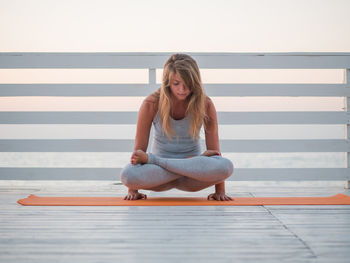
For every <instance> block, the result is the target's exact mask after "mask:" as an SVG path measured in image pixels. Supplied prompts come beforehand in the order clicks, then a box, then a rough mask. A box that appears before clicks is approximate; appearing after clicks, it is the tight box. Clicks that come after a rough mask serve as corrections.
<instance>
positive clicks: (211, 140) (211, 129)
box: [204, 97, 225, 194]
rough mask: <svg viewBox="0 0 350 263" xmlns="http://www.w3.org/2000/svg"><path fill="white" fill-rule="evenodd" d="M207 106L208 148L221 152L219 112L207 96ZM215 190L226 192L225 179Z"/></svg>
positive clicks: (206, 139) (206, 129)
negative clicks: (217, 112)
mask: <svg viewBox="0 0 350 263" xmlns="http://www.w3.org/2000/svg"><path fill="white" fill-rule="evenodd" d="M206 108H207V114H208V116H209V121H208V123H207V125H205V126H204V129H205V143H206V146H207V150H216V151H219V152H220V144H219V133H218V120H217V114H216V109H215V106H214V103H213V101H212V100H211V99H210V98H209V97H207V106H206ZM215 192H216V193H220V194H224V193H225V181H223V182H222V183H219V184H216V185H215Z"/></svg>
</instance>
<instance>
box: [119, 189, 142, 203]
mask: <svg viewBox="0 0 350 263" xmlns="http://www.w3.org/2000/svg"><path fill="white" fill-rule="evenodd" d="M142 198H145V199H147V195H145V194H142V193H139V192H138V190H132V189H129V191H128V194H127V195H126V196H125V197H124V200H137V199H142Z"/></svg>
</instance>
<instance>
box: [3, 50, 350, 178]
mask: <svg viewBox="0 0 350 263" xmlns="http://www.w3.org/2000/svg"><path fill="white" fill-rule="evenodd" d="M188 54H189V55H191V56H193V57H194V58H195V59H196V61H197V62H198V65H199V67H200V68H201V69H204V68H213V69H226V68H232V69H234V68H241V69H267V68H269V69H281V68H284V69H344V71H345V72H346V82H345V83H342V84H261V83H260V84H204V88H205V90H206V93H207V94H208V95H209V96H334V97H345V98H346V100H347V107H346V109H345V111H343V112H342V111H339V112H332V111H328V112H327V111H321V112H310V111H309V112H307V111H305V112H220V111H218V121H219V124H233V125H236V124H342V125H344V126H345V129H346V131H345V135H346V137H345V138H344V139H321V140H314V139H312V140H311V139H308V140H223V139H221V140H220V146H221V151H222V152H223V153H225V152H235V153H242V152H250V153H256V152H343V153H345V154H346V164H345V166H344V168H239V167H235V171H234V175H233V176H231V177H230V178H229V180H244V181H245V180H344V181H346V182H347V181H349V180H350V158H349V152H350V143H349V138H350V136H349V134H350V133H349V131H350V129H349V124H350V112H349V108H350V98H349V97H350V53H188ZM170 55H171V53H0V68H1V69H5V68H7V69H9V68H16V69H21V68H69V69H71V68H96V69H97V68H124V69H148V70H149V83H148V84H0V96H146V95H148V94H150V93H151V92H153V91H154V90H155V89H156V88H158V87H160V84H157V83H156V69H157V68H159V69H162V68H163V66H164V63H165V61H166V60H167V58H168V57H169V56H170ZM136 121H137V112H136V111H135V112H10V111H8V112H0V125H1V124H28V125H29V124H56V125H57V124H136ZM150 142H151V140H150ZM133 143H134V142H133V140H124V139H115V140H107V139H69V140H55V139H49V140H47V139H42V140H35V139H24V140H23V139H18V140H17V139H16V140H13V139H2V138H0V151H1V152H131V151H132V149H133ZM202 145H203V141H202ZM233 163H235V162H234V160H233ZM120 170H121V167H120V168H35V167H28V168H27V167H23V168H21V167H9V168H8V167H2V168H0V179H3V180H16V179H17V180H50V179H52V180H119V173H120Z"/></svg>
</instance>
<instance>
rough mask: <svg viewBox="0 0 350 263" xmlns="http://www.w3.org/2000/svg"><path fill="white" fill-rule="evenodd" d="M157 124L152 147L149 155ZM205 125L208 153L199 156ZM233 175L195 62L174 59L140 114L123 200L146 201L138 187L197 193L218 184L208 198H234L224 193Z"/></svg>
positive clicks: (180, 56)
mask: <svg viewBox="0 0 350 263" xmlns="http://www.w3.org/2000/svg"><path fill="white" fill-rule="evenodd" d="M152 123H153V125H154V137H153V143H152V149H151V152H148V153H146V151H147V147H148V141H149V135H150V129H151V125H152ZM202 125H203V127H204V130H205V141H206V147H207V150H206V151H205V152H204V153H202V154H200V153H201V150H200V144H199V133H200V129H201V127H202ZM232 172H233V164H232V162H231V161H230V160H229V159H227V158H224V157H222V156H221V153H220V148H219V137H218V123H217V116H216V110H215V107H214V104H213V102H212V100H211V99H210V98H209V97H208V96H206V95H205V92H204V89H203V85H202V81H201V76H200V72H199V68H198V65H197V63H196V61H195V60H194V59H193V58H192V57H190V56H189V55H186V54H174V55H172V56H170V58H169V59H168V60H167V62H166V63H165V65H164V71H163V80H162V85H161V88H160V89H158V90H157V91H155V92H154V93H152V94H150V95H149V96H147V97H146V98H145V99H144V101H143V103H142V105H141V107H140V110H139V114H138V120H137V130H136V137H135V145H134V151H133V153H132V155H131V160H130V163H129V164H127V165H126V166H125V167H124V168H123V170H122V171H121V181H122V183H123V184H124V185H125V186H127V187H128V188H129V190H128V194H127V195H126V196H125V197H124V200H136V199H142V198H145V199H147V195H145V194H142V193H139V192H138V190H139V189H144V190H152V191H156V192H160V191H166V190H169V189H172V188H176V189H179V190H183V191H188V192H195V191H200V190H202V189H204V188H207V187H210V186H213V185H215V193H213V194H210V195H209V196H208V198H207V199H208V200H218V201H227V200H233V199H232V198H231V197H229V196H227V195H226V194H225V179H227V178H228V177H230V176H231V174H232Z"/></svg>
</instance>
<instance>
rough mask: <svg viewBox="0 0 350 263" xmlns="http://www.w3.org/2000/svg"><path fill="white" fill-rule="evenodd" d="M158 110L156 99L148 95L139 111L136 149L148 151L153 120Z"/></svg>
mask: <svg viewBox="0 0 350 263" xmlns="http://www.w3.org/2000/svg"><path fill="white" fill-rule="evenodd" d="M156 112H157V109H156V101H155V100H154V99H152V98H151V97H150V96H148V97H147V98H145V99H144V101H143V102H142V104H141V106H140V109H139V112H138V117H137V127H136V136H135V144H134V151H136V150H142V151H144V152H146V151H147V147H148V141H149V135H150V131H151V126H152V121H153V118H154V116H155V114H156Z"/></svg>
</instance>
